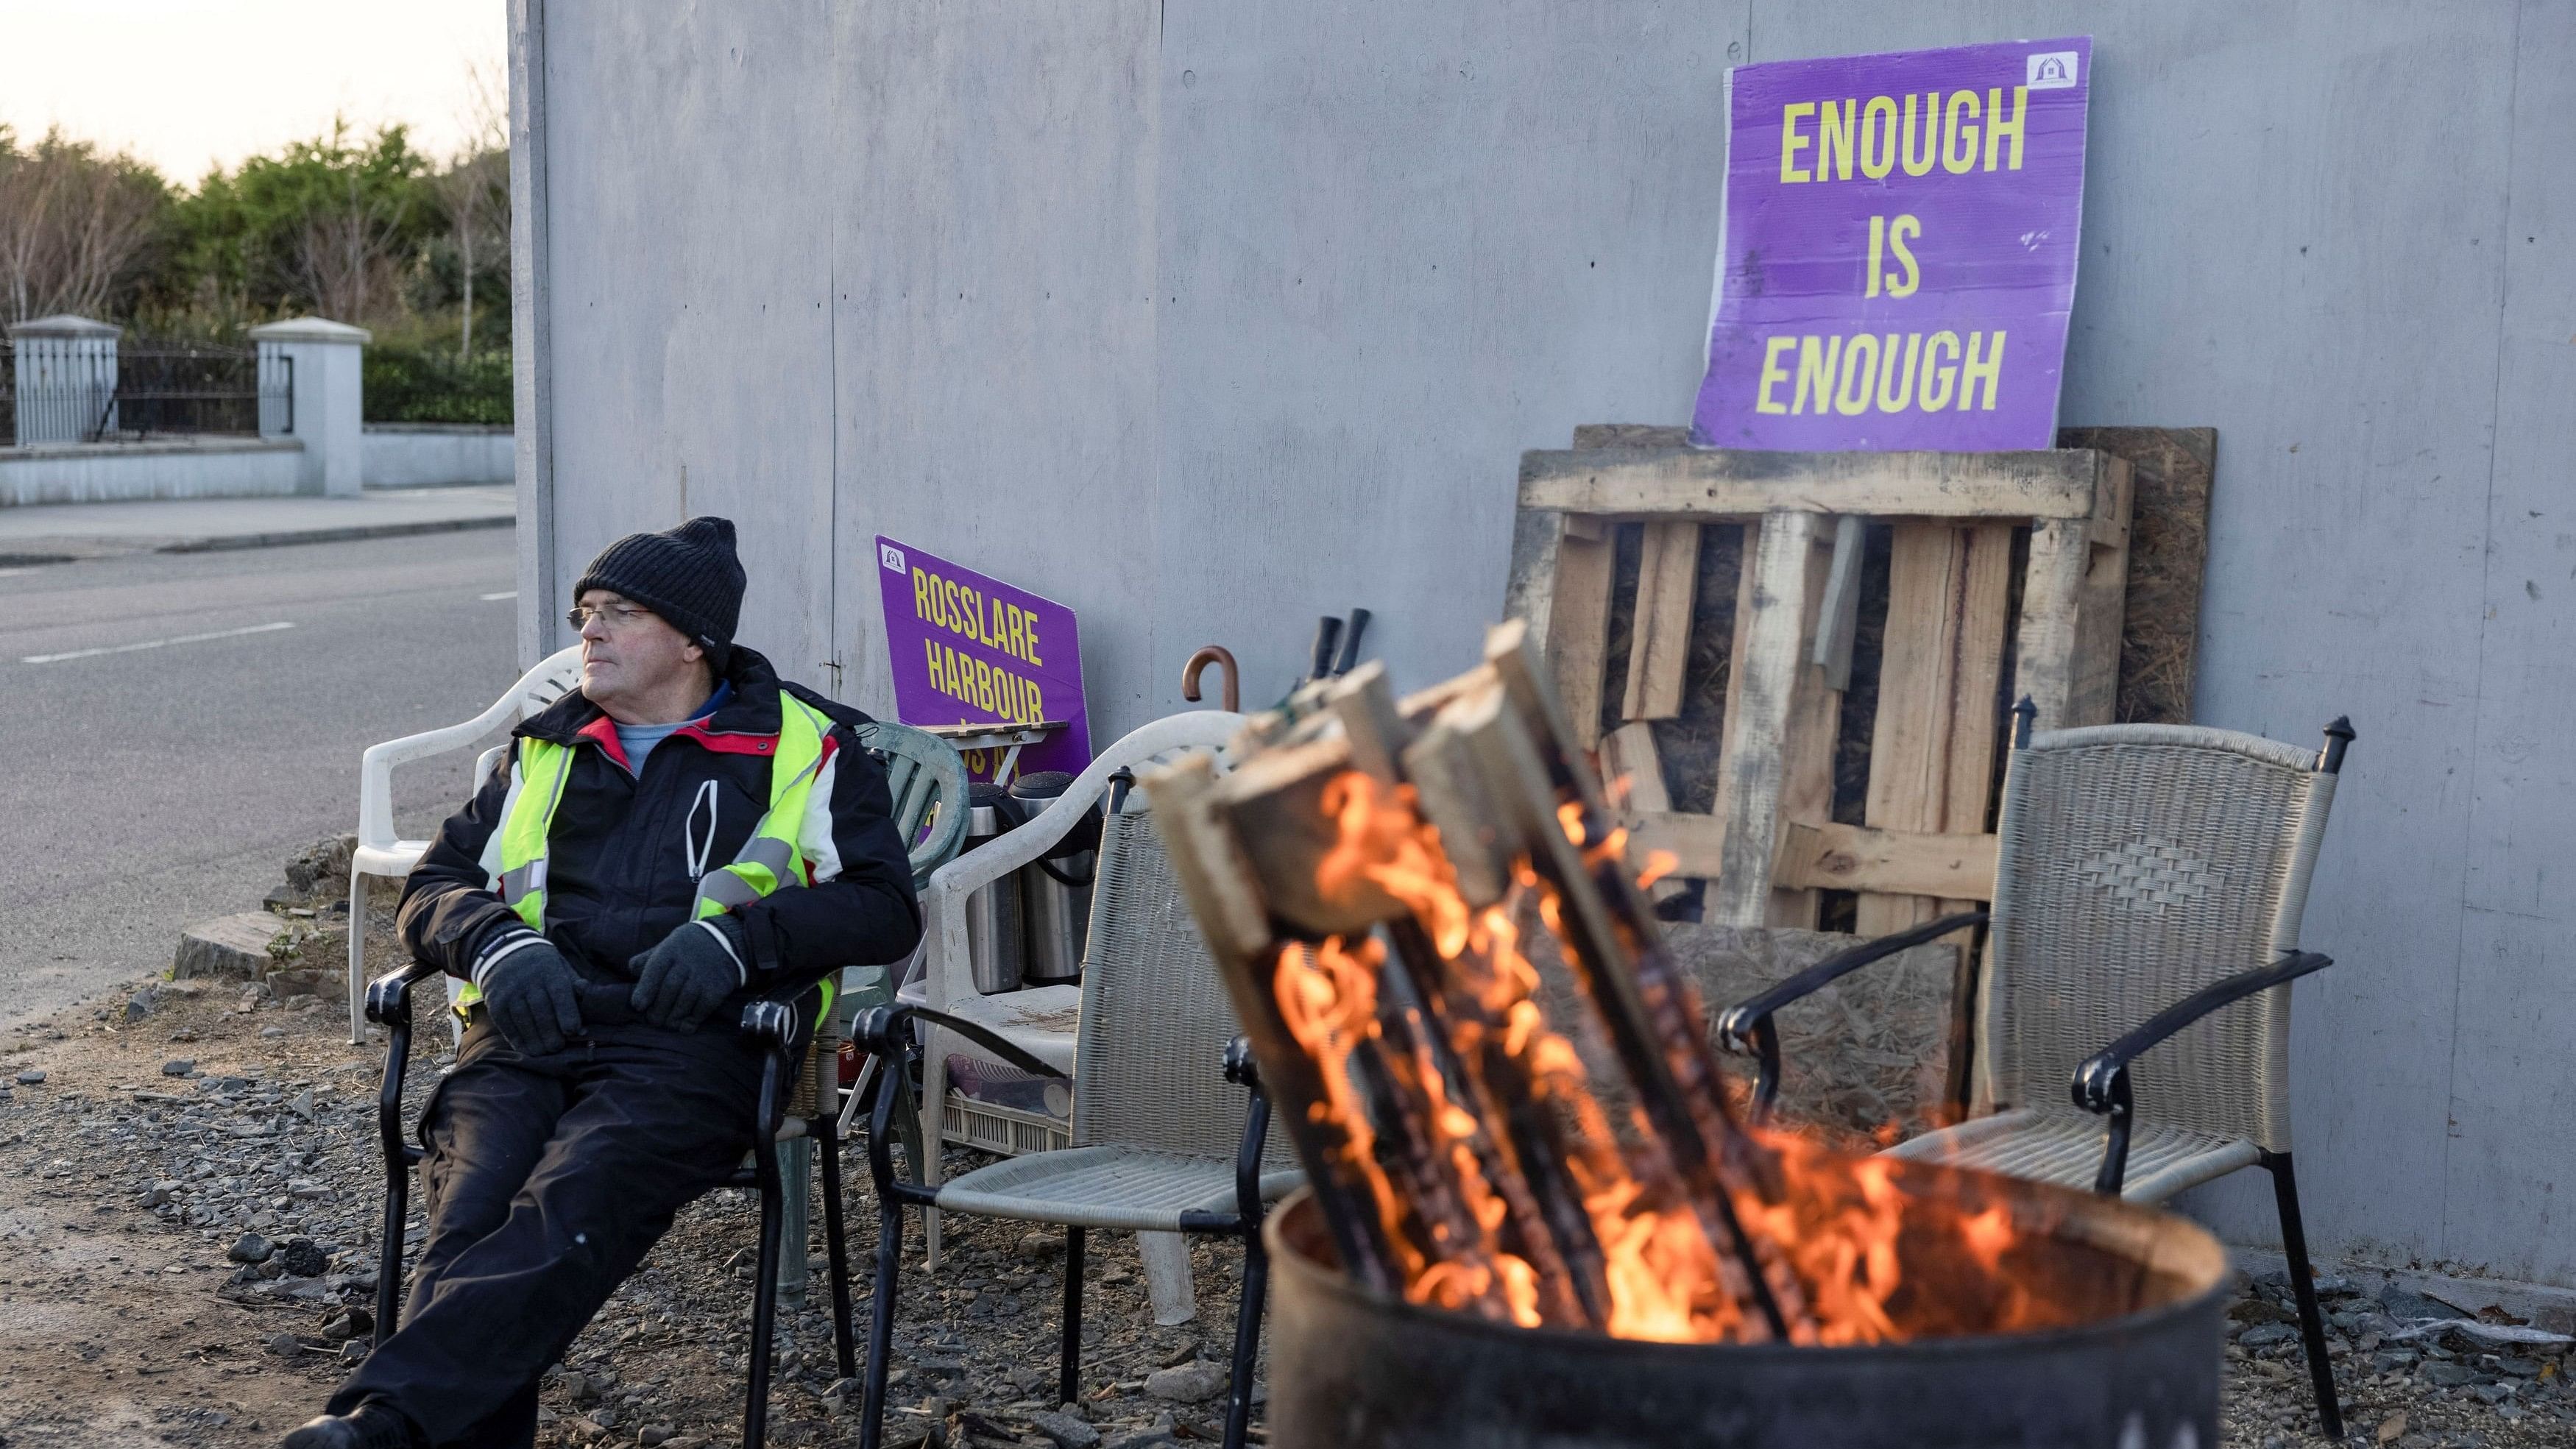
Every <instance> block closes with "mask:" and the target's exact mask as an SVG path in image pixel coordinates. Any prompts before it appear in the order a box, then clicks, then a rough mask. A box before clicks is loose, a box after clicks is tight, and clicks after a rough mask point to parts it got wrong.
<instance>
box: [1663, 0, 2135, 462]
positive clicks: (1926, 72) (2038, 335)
mask: <svg viewBox="0 0 2576 1449" xmlns="http://www.w3.org/2000/svg"><path fill="white" fill-rule="evenodd" d="M2092 77H2093V42H2092V40H2091V38H2090V37H2086V36H2076V37H2073V38H2070V39H2064V40H2028V41H2012V42H2007V43H2003V44H1996V45H1963V46H1957V47H1954V48H1952V49H1948V50H1911V51H1899V52H1896V53H1894V54H1889V55H1854V56H1842V57H1839V58H1835V59H1830V60H1788V61H1773V62H1769V63H1766V64H1762V65H1744V66H1737V67H1735V68H1733V69H1732V70H1729V71H1728V72H1727V151H1726V200H1725V206H1724V219H1723V221H1722V223H1721V227H1722V229H1721V231H1720V233H1719V243H1718V257H1717V286H1716V295H1715V296H1714V298H1713V299H1712V302H1711V307H1710V325H1709V339H1708V375H1707V378H1706V380H1704V381H1703V382H1702V383H1701V384H1700V390H1699V404H1698V406H1697V407H1696V408H1695V409H1694V410H1693V412H1692V417H1691V440H1692V441H1693V442H1695V443H1698V444H1699V445H1700V446H1702V447H1711V448H1776V449H1783V450H1788V451H1796V452H1827V451H1836V450H1845V449H1850V450H1870V451H1893V450H1899V449H1918V448H1919V449H1932V450H1940V451H1949V452H1983V451H1993V450H1998V449H2008V448H2046V447H2051V446H2054V442H2055V438H2056V435H2057V391H2058V380H2059V375H2060V373H2061V372H2062V371H2063V369H2064V366H2065V361H2066V316H2067V312H2068V310H2069V309H2070V308H2071V307H2072V306H2073V305H2074V302H2075V261H2076V250H2077V243H2078V236H2077V223H2078V221H2079V220H2080V219H2081V217H2082V214H2083V203H2084V114H2085V97H2086V95H2087V93H2088V91H2089V89H2090V85H2091V82H2092Z"/></svg>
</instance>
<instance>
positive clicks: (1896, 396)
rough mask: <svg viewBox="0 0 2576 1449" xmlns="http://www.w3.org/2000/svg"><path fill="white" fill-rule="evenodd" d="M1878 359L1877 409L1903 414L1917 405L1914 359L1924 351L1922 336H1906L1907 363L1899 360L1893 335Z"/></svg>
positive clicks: (1888, 337)
mask: <svg viewBox="0 0 2576 1449" xmlns="http://www.w3.org/2000/svg"><path fill="white" fill-rule="evenodd" d="M1879 345H1880V347H1881V348H1882V349H1883V350H1882V351H1881V353H1880V354H1879V359H1878V410H1879V411H1880V412H1883V413H1901V412H1903V411H1905V410H1906V409H1907V408H1908V407H1911V406H1912V405H1913V403H1914V359H1915V354H1916V353H1917V352H1918V351H1920V350H1921V349H1922V346H1923V334H1922V333H1920V332H1908V333H1906V334H1905V360H1904V361H1903V362H1899V361H1897V360H1896V334H1895V333H1893V332H1890V333H1888V334H1887V337H1886V339H1885V340H1884V341H1883V342H1881V343H1880V344H1879Z"/></svg>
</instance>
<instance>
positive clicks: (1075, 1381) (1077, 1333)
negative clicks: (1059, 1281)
mask: <svg viewBox="0 0 2576 1449" xmlns="http://www.w3.org/2000/svg"><path fill="white" fill-rule="evenodd" d="M1084 1271H1085V1270H1084V1263H1083V1231H1082V1229H1080V1228H1076V1227H1067V1228H1066V1229H1065V1230H1064V1360H1063V1362H1062V1363H1061V1364H1060V1365H1058V1367H1057V1369H1056V1374H1055V1401H1056V1402H1057V1403H1059V1404H1070V1403H1075V1402H1078V1401H1079V1400H1080V1399H1081V1396H1082V1279H1083V1276H1084Z"/></svg>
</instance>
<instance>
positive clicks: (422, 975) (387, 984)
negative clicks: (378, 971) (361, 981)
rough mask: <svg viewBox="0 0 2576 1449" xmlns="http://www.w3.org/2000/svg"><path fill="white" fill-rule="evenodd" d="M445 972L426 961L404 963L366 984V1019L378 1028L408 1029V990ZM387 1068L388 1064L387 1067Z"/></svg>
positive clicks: (409, 993)
mask: <svg viewBox="0 0 2576 1449" xmlns="http://www.w3.org/2000/svg"><path fill="white" fill-rule="evenodd" d="M443 974H445V973H443V972H441V971H440V970H439V969H438V968H437V967H435V966H432V965H430V964H429V963H428V962H426V961H406V962H404V963H403V964H402V966H401V967H400V968H399V969H397V970H394V971H391V972H388V973H387V974H385V975H382V976H379V977H377V978H376V979H375V980H373V981H370V982H368V983H367V1020H369V1021H372V1022H374V1023H375V1024H376V1025H378V1026H383V1027H392V1026H396V1025H400V1026H401V1027H403V1028H404V1029H406V1030H408V1029H409V1028H410V1026H411V989H412V987H413V986H415V985H417V984H419V983H420V982H423V981H427V980H429V979H430V978H432V977H435V976H440V975H443ZM389 1065H390V1064H389Z"/></svg>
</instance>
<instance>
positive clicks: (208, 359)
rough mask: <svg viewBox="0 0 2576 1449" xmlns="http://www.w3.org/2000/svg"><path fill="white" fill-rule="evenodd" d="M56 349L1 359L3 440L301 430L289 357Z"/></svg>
mask: <svg viewBox="0 0 2576 1449" xmlns="http://www.w3.org/2000/svg"><path fill="white" fill-rule="evenodd" d="M31 342H32V343H35V344H36V346H34V347H32V348H31V347H29V346H28V345H27V344H29V343H31ZM53 342H54V339H51V338H43V339H21V343H20V349H19V350H12V351H7V352H0V420H4V421H5V427H0V436H5V437H6V438H7V439H8V440H9V441H11V442H22V441H25V440H29V439H46V440H57V439H58V440H62V441H66V442H68V441H73V440H78V441H81V442H139V441H141V440H143V439H146V438H154V437H167V436H172V435H182V434H215V435H236V436H249V437H255V436H259V435H262V434H269V433H291V432H293V431H295V359H294V358H293V357H290V356H287V355H286V354H284V353H282V352H274V351H272V353H271V354H270V355H269V356H267V357H265V358H263V357H262V356H260V354H259V353H258V352H257V351H256V350H255V349H252V348H247V347H218V346H209V345H196V344H177V345H161V346H155V345H151V344H148V343H147V344H145V345H143V346H139V347H123V348H119V349H118V350H117V351H116V352H115V353H114V354H113V356H112V359H111V356H110V355H108V354H106V353H104V352H101V351H92V350H82V351H77V352H75V351H73V350H71V349H67V348H58V347H54V346H52V345H50V344H52V343H53ZM30 353H32V354H33V355H32V356H31V355H29V354H30ZM22 373H25V374H29V375H26V376H24V377H23V379H22V377H21V374H22ZM22 380H23V383H24V385H23V386H22V385H21V382H22Z"/></svg>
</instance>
